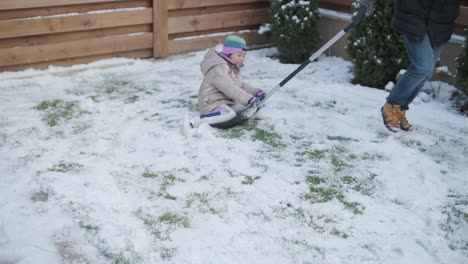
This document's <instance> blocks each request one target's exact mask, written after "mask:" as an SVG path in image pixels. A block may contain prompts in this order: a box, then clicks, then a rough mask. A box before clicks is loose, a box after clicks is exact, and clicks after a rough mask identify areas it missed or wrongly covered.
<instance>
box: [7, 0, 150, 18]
mask: <svg viewBox="0 0 468 264" xmlns="http://www.w3.org/2000/svg"><path fill="white" fill-rule="evenodd" d="M1 1H2V0H0V2H1ZM0 5H1V4H0ZM135 7H148V8H151V7H152V3H151V2H150V0H129V1H124V2H110V3H97V4H95V3H93V4H82V5H73V6H54V7H43V8H30V9H16V10H3V11H1V10H0V20H11V19H20V18H31V17H38V16H41V17H45V16H53V15H60V14H72V13H86V12H90V11H97V10H113V9H122V8H135Z"/></svg>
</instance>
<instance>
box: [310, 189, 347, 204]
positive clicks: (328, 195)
mask: <svg viewBox="0 0 468 264" xmlns="http://www.w3.org/2000/svg"><path fill="white" fill-rule="evenodd" d="M309 191H310V193H307V194H306V195H305V196H304V198H305V199H306V200H309V201H311V202H313V203H326V202H329V201H331V200H332V199H333V198H335V197H337V196H338V195H342V193H341V192H340V191H339V190H338V189H336V188H332V187H316V186H310V187H309Z"/></svg>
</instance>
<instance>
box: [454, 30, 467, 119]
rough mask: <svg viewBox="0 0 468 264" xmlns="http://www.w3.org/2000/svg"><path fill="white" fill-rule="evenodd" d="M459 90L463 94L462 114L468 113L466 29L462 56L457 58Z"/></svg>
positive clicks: (457, 83) (461, 97)
mask: <svg viewBox="0 0 468 264" xmlns="http://www.w3.org/2000/svg"><path fill="white" fill-rule="evenodd" d="M456 85H457V88H458V89H459V90H460V91H461V92H462V93H463V94H461V95H460V96H459V97H460V99H461V102H460V110H461V112H464V113H468V99H467V98H468V28H467V29H465V44H464V49H463V52H462V54H461V55H460V56H459V57H458V58H457V79H456Z"/></svg>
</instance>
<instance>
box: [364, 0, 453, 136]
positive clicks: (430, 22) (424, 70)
mask: <svg viewBox="0 0 468 264" xmlns="http://www.w3.org/2000/svg"><path fill="white" fill-rule="evenodd" d="M374 1H375V0H362V1H361V2H364V4H367V5H372V4H373V2H374ZM395 3H396V5H395V13H394V16H393V21H392V27H393V29H394V30H395V31H397V32H398V33H400V34H401V35H402V36H403V41H404V44H405V48H406V53H407V55H408V59H409V61H410V63H411V65H410V66H409V68H408V69H407V70H406V72H405V73H404V74H403V75H402V76H401V78H400V79H399V80H398V82H397V83H396V85H395V87H394V88H393V90H392V91H391V92H390V95H389V96H388V97H387V98H386V103H385V104H384V105H383V107H382V108H381V112H382V117H383V122H384V124H385V126H386V127H387V128H388V129H389V130H391V131H393V132H396V129H402V130H404V131H409V130H411V129H412V128H413V127H412V125H411V124H410V123H409V122H408V120H407V118H406V111H407V110H408V109H409V107H408V106H409V104H410V103H411V102H412V101H413V100H414V98H415V97H416V96H417V95H418V92H419V91H420V90H421V88H422V87H423V85H424V83H425V82H426V81H427V80H428V79H429V78H431V76H432V73H433V71H434V69H435V66H436V63H437V60H438V59H439V56H440V54H441V52H442V49H443V47H444V45H445V44H446V43H447V42H448V41H449V40H450V37H451V35H452V33H453V28H454V21H455V19H456V18H457V17H458V15H459V7H460V1H459V0H412V1H408V0H396V1H395Z"/></svg>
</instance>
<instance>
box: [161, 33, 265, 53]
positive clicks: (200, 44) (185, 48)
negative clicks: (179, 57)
mask: <svg viewBox="0 0 468 264" xmlns="http://www.w3.org/2000/svg"><path fill="white" fill-rule="evenodd" d="M236 35H238V36H240V37H242V38H244V39H245V41H246V42H247V43H255V44H262V43H266V41H265V40H264V39H263V38H262V37H260V36H259V35H258V34H257V33H256V32H255V31H252V32H242V33H237V34H236ZM226 36H227V35H224V36H223V35H216V36H203V37H197V38H190V39H176V40H171V41H169V53H170V54H178V53H184V52H189V51H195V50H202V49H206V48H207V47H214V46H216V45H217V44H220V43H223V42H224V40H225V38H226Z"/></svg>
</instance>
